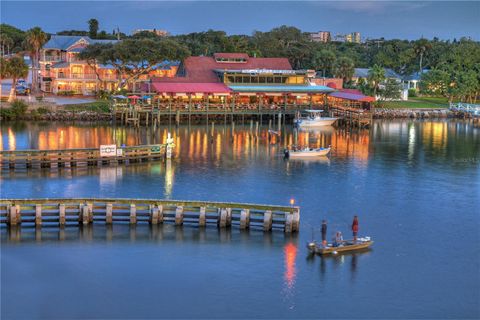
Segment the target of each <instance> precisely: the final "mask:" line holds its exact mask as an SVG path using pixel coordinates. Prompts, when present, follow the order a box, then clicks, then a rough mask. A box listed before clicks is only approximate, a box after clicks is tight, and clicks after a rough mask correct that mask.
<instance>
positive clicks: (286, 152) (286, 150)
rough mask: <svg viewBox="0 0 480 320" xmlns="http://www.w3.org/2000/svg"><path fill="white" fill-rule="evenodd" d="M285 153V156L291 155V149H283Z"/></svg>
mask: <svg viewBox="0 0 480 320" xmlns="http://www.w3.org/2000/svg"><path fill="white" fill-rule="evenodd" d="M283 155H284V156H285V158H289V157H290V151H288V149H283Z"/></svg>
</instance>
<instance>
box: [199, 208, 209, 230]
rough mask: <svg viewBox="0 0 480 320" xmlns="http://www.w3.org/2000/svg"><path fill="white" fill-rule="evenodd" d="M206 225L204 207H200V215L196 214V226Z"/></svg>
mask: <svg viewBox="0 0 480 320" xmlns="http://www.w3.org/2000/svg"><path fill="white" fill-rule="evenodd" d="M206 225H207V215H206V208H205V207H200V215H199V216H198V226H199V227H205V226H206Z"/></svg>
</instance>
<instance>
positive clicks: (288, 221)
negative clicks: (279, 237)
mask: <svg viewBox="0 0 480 320" xmlns="http://www.w3.org/2000/svg"><path fill="white" fill-rule="evenodd" d="M292 226H293V214H292V213H288V212H287V213H285V233H292Z"/></svg>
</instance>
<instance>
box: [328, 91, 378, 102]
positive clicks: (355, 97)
mask: <svg viewBox="0 0 480 320" xmlns="http://www.w3.org/2000/svg"><path fill="white" fill-rule="evenodd" d="M329 96H331V97H334V98H339V99H345V100H351V101H360V102H374V101H375V98H374V97H369V96H365V95H363V94H361V93H360V94H356V93H351V92H345V91H343V92H342V91H337V92H332V93H330V94H329Z"/></svg>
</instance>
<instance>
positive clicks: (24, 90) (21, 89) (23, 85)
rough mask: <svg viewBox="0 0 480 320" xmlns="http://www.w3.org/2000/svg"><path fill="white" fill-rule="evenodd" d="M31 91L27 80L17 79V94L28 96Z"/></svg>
mask: <svg viewBox="0 0 480 320" xmlns="http://www.w3.org/2000/svg"><path fill="white" fill-rule="evenodd" d="M30 91H31V90H30V87H29V85H28V83H27V82H26V81H25V80H23V79H20V80H18V81H17V84H16V86H15V92H16V94H17V95H24V96H27V95H29V94H30Z"/></svg>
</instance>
